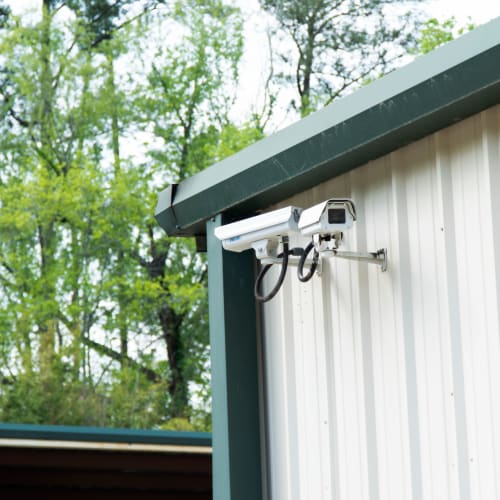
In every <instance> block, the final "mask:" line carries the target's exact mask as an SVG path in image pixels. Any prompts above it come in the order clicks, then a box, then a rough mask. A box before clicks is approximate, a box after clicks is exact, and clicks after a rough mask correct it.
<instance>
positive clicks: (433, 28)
mask: <svg viewBox="0 0 500 500" xmlns="http://www.w3.org/2000/svg"><path fill="white" fill-rule="evenodd" d="M474 28H475V25H474V24H473V23H472V22H469V23H468V24H466V25H465V26H461V27H459V26H457V20H456V19H455V18H454V17H450V18H449V19H446V20H445V21H442V22H440V21H438V20H437V19H435V18H432V19H429V20H427V21H426V22H425V23H424V25H423V26H422V28H421V30H420V40H419V43H418V48H417V50H416V53H418V54H427V53H428V52H430V51H431V50H434V49H435V48H437V47H439V46H441V45H444V44H445V43H447V42H451V40H453V39H455V38H456V37H457V36H461V35H463V34H465V33H466V32H468V31H472V30H473V29H474Z"/></svg>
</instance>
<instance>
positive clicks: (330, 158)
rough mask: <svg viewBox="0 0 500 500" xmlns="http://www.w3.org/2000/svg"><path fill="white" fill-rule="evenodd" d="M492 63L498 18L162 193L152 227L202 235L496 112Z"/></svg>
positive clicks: (499, 43)
mask: <svg viewBox="0 0 500 500" xmlns="http://www.w3.org/2000/svg"><path fill="white" fill-rule="evenodd" d="M499 61H500V18H499V19H495V20H493V21H491V22H490V23H488V24H486V25H484V26H482V27H479V28H477V29H475V30H474V31H472V32H470V33H468V34H467V35H464V36H463V37H461V38H459V39H457V40H455V41H453V42H450V43H449V44H447V45H445V46H443V47H441V48H439V49H437V50H435V51H433V52H431V53H429V54H427V55H425V56H422V57H420V58H418V59H417V60H415V61H414V62H413V63H411V64H409V65H408V66H406V67H404V68H401V69H399V70H396V71H394V72H393V73H391V74H389V75H387V76H385V77H384V78H381V79H380V80H377V81H375V82H373V83H372V84H370V85H368V86H366V87H364V88H362V89H360V90H359V91H357V92H355V93H354V94H352V95H350V96H347V97H345V98H343V99H340V100H338V101H336V102H334V103H333V104H331V105H330V106H327V107H326V108H324V109H323V110H321V111H318V112H317V113H314V114H312V115H310V116H308V117H307V118H305V119H303V120H301V121H299V122H297V123H296V124H294V125H292V126H290V127H288V128H286V129H284V130H282V131H280V132H278V133H276V134H274V135H272V136H270V137H268V138H266V139H264V140H262V141H260V142H258V143H256V144H254V145H252V146H250V147H248V148H246V149H245V150H243V151H241V152H239V153H237V154H235V155H233V156H231V157H230V158H227V159H226V160H224V161H222V162H220V163H218V164H216V165H214V166H212V167H210V168H208V169H206V170H204V171H202V172H200V173H199V174H197V175H195V176H193V177H191V178H189V179H187V180H185V181H183V182H182V183H181V184H179V185H174V186H170V187H169V188H168V189H167V190H165V191H163V192H162V193H160V195H159V201H158V206H157V209H156V215H155V216H156V219H157V220H158V222H159V224H160V225H161V226H162V227H163V229H165V231H166V232H167V233H168V234H169V235H171V236H200V235H204V234H205V221H206V220H208V219H209V218H210V217H212V216H214V215H215V214H217V213H221V212H225V211H228V212H231V213H233V215H238V214H241V215H245V216H247V215H248V214H250V213H252V212H254V211H257V210H261V209H263V208H265V207H267V206H269V205H271V204H273V203H276V202H278V201H281V200H283V199H285V198H287V197H289V196H291V195H293V194H295V193H298V192H301V191H304V190H306V189H309V188H311V187H313V186H314V185H317V184H318V183H321V182H323V181H325V180H327V179H330V178H333V177H336V176H338V175H340V174H342V173H345V172H347V171H349V170H351V169H353V168H355V167H357V166H359V165H361V164H363V163H366V162H367V161H369V160H373V159H375V158H377V157H380V156H382V155H384V154H387V153H389V152H390V151H393V150H395V149H397V148H399V147H401V146H404V145H406V144H408V143H410V142H413V141H415V140H418V139H420V138H422V137H424V136H426V135H429V134H431V133H432V132H435V131H437V130H439V129H442V128H444V127H446V126H448V125H451V124H453V123H454V122H457V121H459V120H462V119H464V118H466V117H468V116H470V115H472V114H475V113H478V112H480V111H482V110H484V109H486V108H488V107H491V106H493V105H495V104H498V103H499V102H500V64H499Z"/></svg>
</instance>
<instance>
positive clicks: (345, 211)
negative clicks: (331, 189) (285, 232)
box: [299, 198, 356, 236]
mask: <svg viewBox="0 0 500 500" xmlns="http://www.w3.org/2000/svg"><path fill="white" fill-rule="evenodd" d="M355 220H356V208H355V207H354V203H353V202H352V200H350V199H348V198H332V199H329V200H326V201H323V202H321V203H318V204H317V205H314V206H312V207H310V208H308V209H306V210H303V211H302V213H301V215H300V220H299V230H300V232H301V234H302V235H303V236H313V235H336V234H340V233H342V232H343V231H345V230H346V229H351V228H352V226H353V223H354V221H355Z"/></svg>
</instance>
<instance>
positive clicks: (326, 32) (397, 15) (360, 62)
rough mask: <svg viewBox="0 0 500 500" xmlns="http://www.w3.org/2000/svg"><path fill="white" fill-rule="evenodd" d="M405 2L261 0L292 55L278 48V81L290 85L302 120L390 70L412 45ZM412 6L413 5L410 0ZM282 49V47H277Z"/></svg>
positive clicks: (412, 19) (413, 22)
mask: <svg viewBox="0 0 500 500" xmlns="http://www.w3.org/2000/svg"><path fill="white" fill-rule="evenodd" d="M405 3H410V2H407V1H406V0H399V1H398V0H260V4H261V6H262V8H263V9H264V10H265V11H266V12H268V13H270V14H272V16H273V17H274V18H275V20H276V23H277V25H278V28H279V31H280V32H281V33H282V34H285V35H286V36H287V37H289V38H291V40H292V42H293V49H294V51H293V52H292V51H290V50H288V49H287V48H286V47H288V46H289V44H285V45H284V47H285V48H281V46H280V49H279V51H278V54H279V57H280V58H281V60H282V62H283V63H284V65H285V67H284V70H283V73H282V74H281V80H282V81H283V80H284V81H287V82H293V83H294V84H295V87H296V91H297V94H298V98H299V103H298V104H295V101H293V103H292V104H294V106H295V107H296V108H297V109H298V111H299V112H300V114H301V116H305V115H307V114H308V113H310V112H311V111H314V110H315V109H317V108H318V107H320V106H323V105H326V104H328V103H330V102H331V101H332V100H333V99H335V98H336V97H338V96H340V95H342V94H344V93H345V92H346V91H347V90H348V89H350V88H352V87H353V86H356V85H361V84H362V83H363V81H365V80H366V79H368V78H371V77H374V76H379V75H381V74H383V73H386V72H387V71H390V70H391V69H393V68H394V67H395V65H396V63H397V61H398V60H399V59H401V58H402V57H403V56H405V55H407V54H408V52H409V50H410V49H411V48H412V47H413V46H414V45H415V36H414V34H415V33H416V32H417V29H416V27H417V26H418V22H417V17H416V14H415V11H414V10H412V11H408V10H405V9H403V6H404V4H405ZM411 4H412V7H413V6H414V4H415V2H411ZM282 46H283V45H282Z"/></svg>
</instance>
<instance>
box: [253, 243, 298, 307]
mask: <svg viewBox="0 0 500 500" xmlns="http://www.w3.org/2000/svg"><path fill="white" fill-rule="evenodd" d="M289 253H290V252H289V250H288V241H283V252H281V253H280V254H278V258H279V259H281V271H280V275H279V277H278V281H277V282H276V284H275V285H274V287H273V288H272V290H271V291H270V292H269V293H268V294H267V295H261V294H260V291H259V289H260V285H261V283H262V280H263V279H264V276H265V275H266V273H267V271H269V269H271V267H272V264H266V265H265V266H264V267H263V268H262V269H261V270H260V272H259V274H258V276H257V279H256V280H255V286H254V289H253V293H254V295H255V299H256V300H258V301H259V302H267V301H268V300H271V299H272V298H273V297H274V296H275V295H276V294H277V293H278V290H279V289H280V288H281V285H282V284H283V281H284V280H285V276H286V270H287V268H288V255H289Z"/></svg>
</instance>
